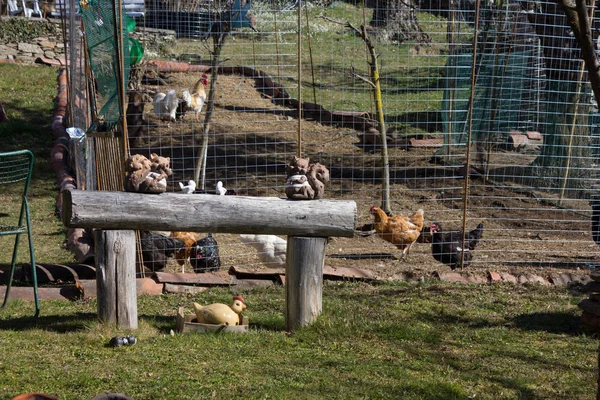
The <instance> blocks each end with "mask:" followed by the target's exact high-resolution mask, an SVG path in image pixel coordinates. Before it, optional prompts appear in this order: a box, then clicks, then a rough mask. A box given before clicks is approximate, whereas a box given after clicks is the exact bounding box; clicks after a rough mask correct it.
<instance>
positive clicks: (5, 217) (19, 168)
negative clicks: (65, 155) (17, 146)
mask: <svg viewBox="0 0 600 400" xmlns="http://www.w3.org/2000/svg"><path fill="white" fill-rule="evenodd" d="M32 170H33V153H32V152H31V151H29V150H19V151H11V152H8V153H0V236H4V235H11V234H14V233H15V232H21V231H22V229H23V227H24V226H26V225H25V222H26V220H25V219H24V218H26V217H27V218H29V217H28V214H26V211H27V210H26V204H27V193H28V192H29V184H30V183H31V172H32ZM9 186H10V187H9Z"/></svg>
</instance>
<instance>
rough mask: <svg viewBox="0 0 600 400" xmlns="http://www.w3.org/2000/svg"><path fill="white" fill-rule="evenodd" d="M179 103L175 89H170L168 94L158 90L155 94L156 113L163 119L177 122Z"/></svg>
mask: <svg viewBox="0 0 600 400" xmlns="http://www.w3.org/2000/svg"><path fill="white" fill-rule="evenodd" d="M178 104H179V99H178V98H177V91H176V90H175V89H170V90H169V91H168V92H167V93H166V94H165V93H163V92H158V93H156V95H154V114H156V116H157V117H158V118H160V119H161V120H163V121H170V122H175V117H176V114H177V105H178Z"/></svg>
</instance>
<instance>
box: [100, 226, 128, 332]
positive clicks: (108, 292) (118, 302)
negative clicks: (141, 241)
mask: <svg viewBox="0 0 600 400" xmlns="http://www.w3.org/2000/svg"><path fill="white" fill-rule="evenodd" d="M94 240H95V251H96V288H97V293H98V295H97V296H98V319H99V320H100V321H101V322H103V323H106V324H116V325H117V326H118V327H119V328H122V329H137V327H138V321H137V319H138V317H137V291H136V281H135V249H136V246H135V231H133V230H96V231H94Z"/></svg>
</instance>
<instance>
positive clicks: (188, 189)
mask: <svg viewBox="0 0 600 400" xmlns="http://www.w3.org/2000/svg"><path fill="white" fill-rule="evenodd" d="M179 187H180V188H181V193H185V194H191V193H194V190H196V182H194V181H192V180H190V181H188V183H187V185H184V184H183V183H181V182H179Z"/></svg>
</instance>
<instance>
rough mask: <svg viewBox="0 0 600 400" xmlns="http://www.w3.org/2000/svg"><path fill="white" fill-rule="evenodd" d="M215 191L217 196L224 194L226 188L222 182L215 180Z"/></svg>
mask: <svg viewBox="0 0 600 400" xmlns="http://www.w3.org/2000/svg"><path fill="white" fill-rule="evenodd" d="M216 191H217V194H218V195H219V196H225V193H227V189H225V188H224V187H223V182H221V181H219V182H217V187H216Z"/></svg>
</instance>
